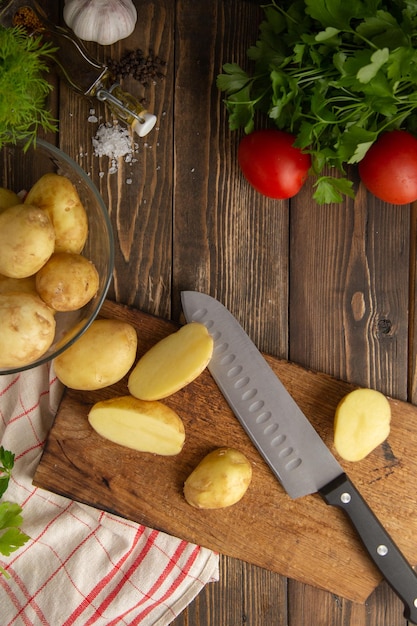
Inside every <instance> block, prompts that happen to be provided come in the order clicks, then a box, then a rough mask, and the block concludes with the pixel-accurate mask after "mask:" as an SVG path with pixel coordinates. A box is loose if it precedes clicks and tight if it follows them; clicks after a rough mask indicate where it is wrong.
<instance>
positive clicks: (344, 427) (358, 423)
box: [334, 389, 391, 461]
mask: <svg viewBox="0 0 417 626" xmlns="http://www.w3.org/2000/svg"><path fill="white" fill-rule="evenodd" d="M390 423H391V407H390V404H389V402H388V400H387V398H386V397H385V396H384V394H382V393H381V392H379V391H376V390H375V389H355V390H354V391H351V392H350V393H348V394H347V395H346V396H345V397H344V398H342V400H341V401H340V402H339V404H338V406H337V408H336V413H335V420H334V445H335V448H336V450H337V452H338V454H339V455H340V456H341V457H342V458H343V459H345V460H346V461H361V460H362V459H364V458H365V457H366V456H367V455H368V454H369V453H370V452H372V450H374V449H375V448H376V447H377V446H379V445H380V444H381V443H382V442H383V441H385V439H386V438H387V437H388V435H389V432H390Z"/></svg>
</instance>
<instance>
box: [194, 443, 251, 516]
mask: <svg viewBox="0 0 417 626" xmlns="http://www.w3.org/2000/svg"><path fill="white" fill-rule="evenodd" d="M251 480H252V466H251V464H250V462H249V461H248V459H247V458H246V457H245V455H244V454H242V452H239V450H235V449H234V448H226V447H223V448H218V449H217V450H213V451H212V452H210V453H209V454H207V456H205V457H204V459H203V460H202V461H200V463H199V464H198V465H197V467H196V468H195V470H194V471H193V472H192V473H191V474H190V475H189V477H188V478H187V480H186V481H185V483H184V497H185V499H186V500H187V502H188V504H191V506H194V507H196V508H198V509H221V508H225V507H227V506H231V505H232V504H236V502H239V500H241V499H242V498H243V496H244V495H245V493H246V491H247V489H248V487H249V485H250V482H251Z"/></svg>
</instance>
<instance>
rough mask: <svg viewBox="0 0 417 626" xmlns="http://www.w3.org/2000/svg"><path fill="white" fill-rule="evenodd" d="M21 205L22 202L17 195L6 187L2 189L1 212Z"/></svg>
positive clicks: (0, 197) (0, 198)
mask: <svg viewBox="0 0 417 626" xmlns="http://www.w3.org/2000/svg"><path fill="white" fill-rule="evenodd" d="M20 203H21V200H20V198H19V196H18V195H17V193H15V192H14V191H12V190H11V189H7V188H6V187H0V211H3V210H4V209H8V208H9V207H11V206H15V204H20Z"/></svg>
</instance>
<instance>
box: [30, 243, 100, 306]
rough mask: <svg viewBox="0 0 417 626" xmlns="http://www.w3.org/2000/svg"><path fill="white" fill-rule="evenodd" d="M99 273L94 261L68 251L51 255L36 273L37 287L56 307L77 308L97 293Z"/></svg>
mask: <svg viewBox="0 0 417 626" xmlns="http://www.w3.org/2000/svg"><path fill="white" fill-rule="evenodd" d="M98 286H99V275H98V272H97V270H96V268H95V266H94V264H93V263H92V262H91V261H89V260H88V259H86V258H85V257H83V256H81V255H80V254H73V253H71V252H58V253H55V254H53V255H52V256H51V258H50V259H49V260H48V261H47V262H46V263H45V265H44V266H43V267H42V268H41V269H40V270H39V271H38V273H37V274H36V290H37V292H38V294H39V295H40V297H41V298H42V300H43V301H44V302H46V304H47V305H48V306H50V307H51V308H53V309H54V310H55V311H77V310H78V309H81V307H83V306H84V305H85V304H87V302H89V301H90V300H91V299H92V298H94V296H95V295H96V293H97V290H98Z"/></svg>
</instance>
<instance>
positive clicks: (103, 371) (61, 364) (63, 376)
mask: <svg viewBox="0 0 417 626" xmlns="http://www.w3.org/2000/svg"><path fill="white" fill-rule="evenodd" d="M137 341H138V337H137V334H136V330H135V328H134V327H133V326H132V325H131V324H129V323H127V322H122V321H119V320H110V319H98V320H94V322H92V324H91V326H90V327H89V328H87V330H86V331H85V333H84V334H83V335H81V337H80V338H79V339H77V341H75V342H74V343H73V344H72V345H71V346H70V347H69V348H68V349H67V350H65V351H64V352H62V353H61V354H59V355H58V356H57V357H56V358H55V359H54V368H55V373H56V375H57V377H58V378H59V380H60V381H61V382H62V383H64V385H66V386H67V387H70V388H71V389H80V390H84V391H92V390H93V389H102V388H103V387H108V386H109V385H113V384H114V383H116V382H117V381H119V380H120V379H121V378H123V376H124V375H125V374H127V372H128V371H129V369H130V368H131V367H132V365H133V363H134V361H135V358H136V350H137Z"/></svg>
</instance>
